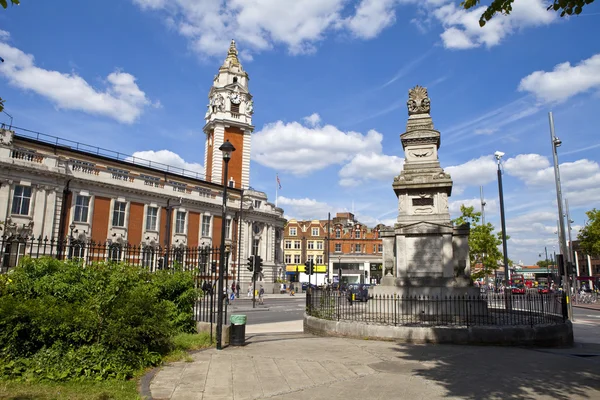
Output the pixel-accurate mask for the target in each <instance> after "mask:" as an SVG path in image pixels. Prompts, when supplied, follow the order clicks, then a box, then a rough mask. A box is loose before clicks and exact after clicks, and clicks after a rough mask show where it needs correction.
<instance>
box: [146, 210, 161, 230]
mask: <svg viewBox="0 0 600 400" xmlns="http://www.w3.org/2000/svg"><path fill="white" fill-rule="evenodd" d="M157 218H158V207H148V210H147V211H146V230H147V231H155V230H156V220H157Z"/></svg>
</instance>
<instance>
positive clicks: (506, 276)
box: [494, 151, 510, 285]
mask: <svg viewBox="0 0 600 400" xmlns="http://www.w3.org/2000/svg"><path fill="white" fill-rule="evenodd" d="M494 156H495V157H496V161H497V162H498V195H499V196H500V224H501V226H502V252H503V253H504V284H505V285H508V281H509V280H510V274H509V271H508V251H507V246H506V220H505V217H504V193H503V192H502V170H501V168H500V159H501V158H502V157H503V156H504V153H503V152H501V151H497V152H495V153H494Z"/></svg>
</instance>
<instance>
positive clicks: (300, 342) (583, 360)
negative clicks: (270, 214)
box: [149, 332, 600, 400]
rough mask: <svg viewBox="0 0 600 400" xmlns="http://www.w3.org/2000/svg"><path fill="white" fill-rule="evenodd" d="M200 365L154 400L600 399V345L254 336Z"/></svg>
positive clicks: (162, 387)
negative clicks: (500, 344) (518, 345)
mask: <svg viewBox="0 0 600 400" xmlns="http://www.w3.org/2000/svg"><path fill="white" fill-rule="evenodd" d="M590 334H591V333H590V332H586V335H590ZM192 359H193V362H186V363H172V364H168V365H165V366H164V367H162V368H161V369H160V370H159V371H158V372H156V373H155V375H154V378H153V379H152V381H151V382H150V384H149V390H150V393H151V394H152V399H155V400H157V399H170V400H188V399H190V400H191V399H201V400H219V399H229V400H254V399H281V400H283V399H286V400H294V399H295V400H309V399H327V400H338V399H340V400H341V399H343V400H351V399H359V400H365V399H368V400H374V399H385V400H390V399H411V400H416V399H427V400H436V399H503V400H504V399H524V400H534V399H561V400H571V399H587V400H594V399H600V345H598V344H595V343H578V344H576V345H575V346H574V347H570V348H558V349H556V348H552V349H540V348H535V349H533V348H531V349H530V348H516V347H496V346H462V345H435V344H402V343H395V342H379V341H372V340H357V339H345V338H334V337H317V336H312V335H306V334H303V333H299V332H287V333H255V334H250V335H247V344H246V345H245V346H236V347H231V346H230V347H226V348H224V349H223V350H220V351H217V350H216V349H214V348H212V349H207V350H204V351H200V352H197V353H195V354H193V355H192Z"/></svg>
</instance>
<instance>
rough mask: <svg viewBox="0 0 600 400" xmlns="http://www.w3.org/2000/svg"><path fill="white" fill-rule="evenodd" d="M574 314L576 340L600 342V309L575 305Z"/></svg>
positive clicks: (578, 341)
mask: <svg viewBox="0 0 600 400" xmlns="http://www.w3.org/2000/svg"><path fill="white" fill-rule="evenodd" d="M573 316H574V320H575V322H573V333H574V336H575V342H576V343H594V344H600V309H598V310H592V309H586V308H580V307H573Z"/></svg>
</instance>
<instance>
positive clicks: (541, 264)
mask: <svg viewBox="0 0 600 400" xmlns="http://www.w3.org/2000/svg"><path fill="white" fill-rule="evenodd" d="M536 265H537V266H538V267H540V268H549V267H550V266H552V265H554V264H552V261H550V260H539V261H538V262H537V263H536Z"/></svg>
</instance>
